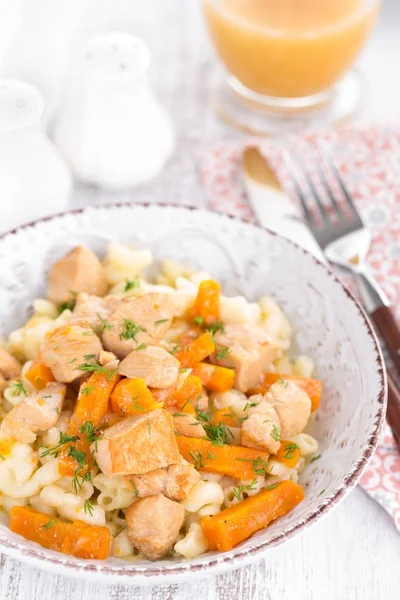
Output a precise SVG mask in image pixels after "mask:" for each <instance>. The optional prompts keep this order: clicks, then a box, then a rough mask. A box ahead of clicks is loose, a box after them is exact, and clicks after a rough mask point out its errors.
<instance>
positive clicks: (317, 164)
mask: <svg viewBox="0 0 400 600" xmlns="http://www.w3.org/2000/svg"><path fill="white" fill-rule="evenodd" d="M319 151H321V150H320V148H319ZM308 155H309V157H310V160H311V162H312V164H313V165H314V167H315V170H316V171H317V173H318V176H319V178H320V180H321V182H322V185H323V186H324V189H325V192H326V194H327V196H328V197H329V199H330V201H331V203H332V208H333V209H334V211H335V213H336V215H337V216H338V217H341V216H342V210H341V208H340V206H339V203H338V201H337V200H336V198H335V195H334V194H333V192H332V189H331V186H330V185H329V182H328V179H327V178H326V175H325V173H324V170H323V168H322V167H321V163H320V161H319V160H318V155H317V153H316V151H315V149H314V148H312V147H311V146H309V148H308Z"/></svg>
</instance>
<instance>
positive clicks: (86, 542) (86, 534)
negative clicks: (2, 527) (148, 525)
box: [10, 506, 111, 560]
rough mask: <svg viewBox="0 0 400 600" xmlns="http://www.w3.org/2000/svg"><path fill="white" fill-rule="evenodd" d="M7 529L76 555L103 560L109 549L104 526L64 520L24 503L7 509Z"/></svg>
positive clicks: (107, 531)
mask: <svg viewBox="0 0 400 600" xmlns="http://www.w3.org/2000/svg"><path fill="white" fill-rule="evenodd" d="M10 529H11V531H14V533H18V534H19V535H22V536H23V537H24V538H25V539H27V540H31V541H32V542H36V543H38V544H40V545H41V546H43V547H44V548H48V549H50V550H56V551H57V552H62V553H63V554H71V555H72V556H77V557H78V558H96V559H99V560H104V559H105V558H107V556H108V554H109V552H110V541H111V535H110V530H109V529H108V527H99V526H97V525H87V524H86V523H84V522H83V521H74V522H73V523H68V522H65V521H63V520H61V519H59V518H57V517H53V516H52V515H49V514H46V513H41V512H38V511H36V510H34V509H33V508H30V507H28V506H14V507H13V508H12V509H11V512H10Z"/></svg>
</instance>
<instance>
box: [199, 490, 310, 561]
mask: <svg viewBox="0 0 400 600" xmlns="http://www.w3.org/2000/svg"><path fill="white" fill-rule="evenodd" d="M303 499H304V492H303V489H302V487H301V486H300V485H298V484H297V483H294V482H293V481H282V482H281V483H277V484H275V485H274V486H271V489H269V490H268V489H267V490H264V491H262V492H260V493H259V494H257V495H256V496H251V497H250V498H246V500H243V501H242V502H239V504H234V505H233V506H230V507H229V508H227V509H225V510H223V511H221V512H219V513H217V514H216V515H214V516H213V517H203V518H202V519H201V521H200V525H201V529H202V531H203V535H204V537H205V538H206V540H207V543H208V547H209V548H210V550H215V549H217V550H231V549H232V548H233V547H234V546H236V545H237V544H239V543H240V542H243V540H246V539H247V538H249V537H250V536H251V535H252V534H253V533H255V532H256V531H259V530H260V529H263V528H264V527H267V526H268V525H269V524H270V523H271V522H272V521H275V519H279V517H282V516H283V515H286V514H287V513H288V512H289V511H291V510H292V509H293V508H294V507H295V506H296V505H297V504H299V502H301V501H302V500H303Z"/></svg>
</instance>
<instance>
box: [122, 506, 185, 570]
mask: <svg viewBox="0 0 400 600" xmlns="http://www.w3.org/2000/svg"><path fill="white" fill-rule="evenodd" d="M184 516H185V509H184V507H183V506H182V504H178V502H174V501H173V500H169V499H168V498H166V497H165V496H163V495H162V494H159V495H157V496H149V497H148V498H142V499H141V500H138V501H137V502H134V503H133V504H131V505H130V507H129V508H128V510H127V511H126V522H127V524H128V537H129V540H130V541H131V543H132V544H133V546H134V547H135V548H136V549H137V550H139V552H141V553H142V554H143V555H144V556H146V557H147V558H149V559H150V560H157V559H159V558H163V557H164V556H166V555H167V554H168V552H169V551H170V550H171V548H172V547H173V546H174V544H175V542H176V540H177V539H178V535H179V531H180V529H181V527H182V524H183V519H184Z"/></svg>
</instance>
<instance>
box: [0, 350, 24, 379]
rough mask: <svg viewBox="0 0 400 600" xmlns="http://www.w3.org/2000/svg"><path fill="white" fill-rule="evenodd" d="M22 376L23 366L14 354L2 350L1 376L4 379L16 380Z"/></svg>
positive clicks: (0, 355) (0, 361) (0, 354)
mask: <svg viewBox="0 0 400 600" xmlns="http://www.w3.org/2000/svg"><path fill="white" fill-rule="evenodd" d="M20 374H21V364H20V363H19V362H18V361H17V359H16V358H14V356H12V354H10V353H9V352H7V350H4V349H3V348H0V375H2V376H3V378H4V379H14V378H15V377H18V376H19V375H20Z"/></svg>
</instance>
